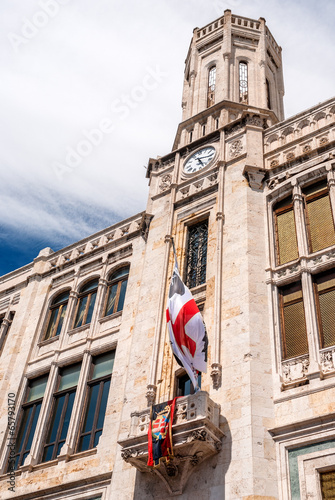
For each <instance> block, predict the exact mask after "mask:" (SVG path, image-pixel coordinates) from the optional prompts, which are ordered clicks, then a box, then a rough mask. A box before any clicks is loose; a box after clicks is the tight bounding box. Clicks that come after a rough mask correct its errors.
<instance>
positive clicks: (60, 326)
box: [55, 304, 67, 337]
mask: <svg viewBox="0 0 335 500" xmlns="http://www.w3.org/2000/svg"><path fill="white" fill-rule="evenodd" d="M66 306H67V305H66V304H65V305H64V306H61V311H60V318H59V322H58V325H57V331H56V332H55V336H56V337H57V336H58V335H59V334H60V332H61V329H62V326H63V320H64V316H65V313H66Z"/></svg>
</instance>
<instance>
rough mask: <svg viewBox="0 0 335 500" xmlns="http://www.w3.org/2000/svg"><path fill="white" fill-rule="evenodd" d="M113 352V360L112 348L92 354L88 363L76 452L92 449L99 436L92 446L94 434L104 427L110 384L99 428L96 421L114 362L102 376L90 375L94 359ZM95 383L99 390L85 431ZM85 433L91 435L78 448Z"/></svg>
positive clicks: (110, 379)
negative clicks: (108, 371) (108, 372)
mask: <svg viewBox="0 0 335 500" xmlns="http://www.w3.org/2000/svg"><path fill="white" fill-rule="evenodd" d="M113 352H114V361H115V353H116V350H115V349H112V350H111V351H107V352H103V353H100V354H97V355H95V356H92V358H91V363H90V368H89V373H88V380H87V381H86V384H85V396H84V402H83V406H82V412H81V413H82V417H81V419H80V423H79V432H78V438H77V443H76V446H75V450H76V453H84V452H86V451H88V450H92V449H94V448H96V447H97V446H98V444H99V441H100V437H99V440H98V443H97V444H96V445H95V446H94V441H95V439H96V434H97V433H98V432H101V434H102V432H103V429H104V423H105V417H106V409H107V402H108V398H109V392H110V386H109V389H108V394H107V401H106V408H105V414H104V418H103V422H102V427H101V428H100V427H99V428H97V423H98V419H99V416H100V410H101V401H102V395H103V390H104V384H105V383H106V382H110V383H111V381H112V375H113V369H114V364H113V369H112V372H111V373H110V374H107V375H103V376H102V377H98V378H96V379H92V377H93V371H94V366H95V365H94V359H97V358H99V357H100V356H103V355H105V354H109V353H113ZM97 385H99V391H98V396H97V401H96V406H95V410H94V416H93V422H92V428H91V430H90V431H86V432H85V431H84V426H85V421H86V417H87V415H88V412H89V405H90V401H91V394H92V388H93V387H94V386H97ZM87 435H91V436H90V440H89V444H88V447H87V448H85V449H80V448H81V439H82V438H84V437H85V436H87Z"/></svg>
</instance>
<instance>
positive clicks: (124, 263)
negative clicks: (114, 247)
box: [106, 261, 130, 281]
mask: <svg viewBox="0 0 335 500" xmlns="http://www.w3.org/2000/svg"><path fill="white" fill-rule="evenodd" d="M124 267H128V269H129V270H130V262H129V261H122V262H119V263H118V264H115V265H113V266H112V267H110V268H109V270H108V271H107V273H106V280H107V281H109V280H110V279H111V277H112V276H113V274H114V273H116V272H117V271H119V270H120V269H123V268H124Z"/></svg>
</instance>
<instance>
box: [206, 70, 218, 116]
mask: <svg viewBox="0 0 335 500" xmlns="http://www.w3.org/2000/svg"><path fill="white" fill-rule="evenodd" d="M215 81H216V66H212V67H211V68H210V69H209V72H208V91H207V108H209V107H211V106H213V104H215Z"/></svg>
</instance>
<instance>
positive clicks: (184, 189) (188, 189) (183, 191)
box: [180, 186, 190, 198]
mask: <svg viewBox="0 0 335 500" xmlns="http://www.w3.org/2000/svg"><path fill="white" fill-rule="evenodd" d="M180 192H181V195H182V198H185V197H186V196H187V195H188V193H189V192H190V186H186V187H184V188H181V190H180Z"/></svg>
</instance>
